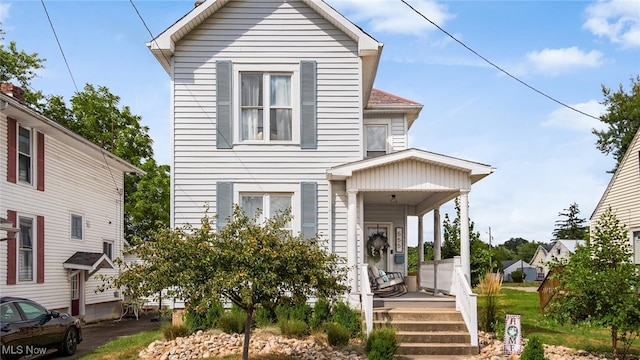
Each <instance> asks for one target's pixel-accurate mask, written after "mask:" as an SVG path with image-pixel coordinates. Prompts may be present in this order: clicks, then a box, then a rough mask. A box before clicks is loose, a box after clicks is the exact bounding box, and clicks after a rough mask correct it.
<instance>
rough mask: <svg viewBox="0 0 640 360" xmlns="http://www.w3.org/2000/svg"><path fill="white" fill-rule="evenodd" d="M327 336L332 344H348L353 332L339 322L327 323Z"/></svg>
mask: <svg viewBox="0 0 640 360" xmlns="http://www.w3.org/2000/svg"><path fill="white" fill-rule="evenodd" d="M327 338H328V341H329V345H331V346H340V347H342V346H347V345H349V339H350V338H351V332H349V330H348V329H347V328H345V327H344V326H342V325H340V324H338V323H334V322H332V323H328V324H327Z"/></svg>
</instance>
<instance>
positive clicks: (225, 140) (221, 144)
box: [216, 61, 233, 149]
mask: <svg viewBox="0 0 640 360" xmlns="http://www.w3.org/2000/svg"><path fill="white" fill-rule="evenodd" d="M216 127H217V130H216V145H217V147H218V149H231V148H232V147H233V119H232V111H231V61H216Z"/></svg>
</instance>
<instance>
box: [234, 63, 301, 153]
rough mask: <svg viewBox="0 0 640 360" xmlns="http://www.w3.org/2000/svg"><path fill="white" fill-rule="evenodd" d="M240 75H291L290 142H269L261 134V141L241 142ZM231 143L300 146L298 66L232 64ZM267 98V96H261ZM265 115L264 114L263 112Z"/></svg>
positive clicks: (266, 137) (296, 64)
mask: <svg viewBox="0 0 640 360" xmlns="http://www.w3.org/2000/svg"><path fill="white" fill-rule="evenodd" d="M241 73H263V74H264V73H268V74H274V75H278V74H283V75H291V140H286V141H283V140H270V139H269V136H268V134H266V133H265V134H263V139H262V140H242V124H241V114H242V111H241V102H240V100H241V98H240V96H241V94H240V92H241V83H240V74H241ZM232 88H233V89H234V90H233V100H232V104H233V110H232V114H233V115H232V121H233V143H234V146H235V145H300V64H299V63H295V64H238V63H234V64H233V84H232ZM263 95H264V96H265V97H268V96H269V94H266V93H265V94H263ZM265 114H266V112H265Z"/></svg>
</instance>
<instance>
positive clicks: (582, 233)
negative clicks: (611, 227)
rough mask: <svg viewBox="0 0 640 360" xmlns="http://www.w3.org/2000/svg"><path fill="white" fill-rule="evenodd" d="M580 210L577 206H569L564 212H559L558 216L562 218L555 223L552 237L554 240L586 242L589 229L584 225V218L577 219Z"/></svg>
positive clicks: (574, 204)
mask: <svg viewBox="0 0 640 360" xmlns="http://www.w3.org/2000/svg"><path fill="white" fill-rule="evenodd" d="M579 214H580V209H578V204H576V203H573V204H571V205H569V208H568V209H564V212H559V213H558V216H561V217H563V218H564V219H560V220H557V221H556V228H555V230H553V237H554V239H556V240H588V237H589V228H588V227H587V226H586V225H585V223H586V221H585V219H584V218H579V217H578V215H579Z"/></svg>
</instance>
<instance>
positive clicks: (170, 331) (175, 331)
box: [160, 323, 191, 340]
mask: <svg viewBox="0 0 640 360" xmlns="http://www.w3.org/2000/svg"><path fill="white" fill-rule="evenodd" d="M160 330H161V331H162V336H164V339H165V340H174V339H175V338H177V337H185V336H189V334H191V331H189V328H188V327H187V326H186V325H173V324H170V323H165V324H162V326H161V327H160Z"/></svg>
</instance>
